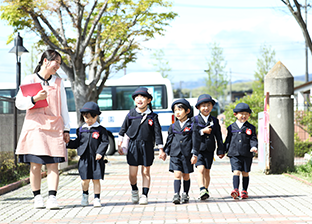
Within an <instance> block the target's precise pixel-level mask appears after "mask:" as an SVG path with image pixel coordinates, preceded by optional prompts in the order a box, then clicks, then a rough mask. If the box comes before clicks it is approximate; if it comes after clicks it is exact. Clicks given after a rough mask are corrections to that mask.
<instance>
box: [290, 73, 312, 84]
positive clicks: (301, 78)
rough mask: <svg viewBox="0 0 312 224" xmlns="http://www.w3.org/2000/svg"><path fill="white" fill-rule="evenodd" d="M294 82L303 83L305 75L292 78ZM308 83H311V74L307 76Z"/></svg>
mask: <svg viewBox="0 0 312 224" xmlns="http://www.w3.org/2000/svg"><path fill="white" fill-rule="evenodd" d="M294 80H295V81H302V82H305V75H299V76H294ZM309 81H312V74H309Z"/></svg>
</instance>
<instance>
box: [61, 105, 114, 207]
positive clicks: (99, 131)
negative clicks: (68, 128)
mask: <svg viewBox="0 0 312 224" xmlns="http://www.w3.org/2000/svg"><path fill="white" fill-rule="evenodd" d="M80 113H81V115H80V121H81V122H84V124H83V125H82V126H81V127H79V128H78V129H77V130H76V134H77V138H76V139H75V140H70V142H69V143H68V144H67V148H72V149H77V151H78V156H80V159H79V162H78V170H79V174H80V177H81V179H82V184H81V185H82V191H83V193H82V199H81V205H83V206H86V205H88V204H89V183H90V180H92V182H93V188H94V201H93V206H94V207H101V200H100V193H101V183H100V179H102V180H104V171H105V161H104V160H103V157H104V155H105V153H106V150H107V147H108V143H109V140H108V134H107V131H106V129H105V128H104V127H103V126H101V125H100V124H99V123H98V122H97V119H98V116H99V115H100V114H101V111H100V108H99V106H98V105H97V104H96V103H94V102H87V103H86V104H85V105H84V106H83V107H82V108H81V109H80Z"/></svg>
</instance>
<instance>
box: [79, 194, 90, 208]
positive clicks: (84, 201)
mask: <svg viewBox="0 0 312 224" xmlns="http://www.w3.org/2000/svg"><path fill="white" fill-rule="evenodd" d="M81 205H83V206H87V205H89V195H88V194H82V198H81Z"/></svg>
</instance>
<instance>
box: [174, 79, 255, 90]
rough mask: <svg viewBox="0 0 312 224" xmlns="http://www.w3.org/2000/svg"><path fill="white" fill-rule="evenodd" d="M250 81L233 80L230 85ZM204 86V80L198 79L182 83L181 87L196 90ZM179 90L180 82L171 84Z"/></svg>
mask: <svg viewBox="0 0 312 224" xmlns="http://www.w3.org/2000/svg"><path fill="white" fill-rule="evenodd" d="M251 81H252V80H246V79H244V80H235V81H233V82H232V84H235V83H242V82H251ZM205 85H206V80H205V79H198V80H196V81H182V83H181V86H182V89H196V88H198V87H202V86H205ZM179 88H180V82H176V83H173V89H179Z"/></svg>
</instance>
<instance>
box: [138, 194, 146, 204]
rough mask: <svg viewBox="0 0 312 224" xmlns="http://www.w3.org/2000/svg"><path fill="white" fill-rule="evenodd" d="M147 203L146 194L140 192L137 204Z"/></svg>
mask: <svg viewBox="0 0 312 224" xmlns="http://www.w3.org/2000/svg"><path fill="white" fill-rule="evenodd" d="M147 203H148V200H147V197H146V195H144V194H142V195H141V197H140V201H139V204H140V205H147Z"/></svg>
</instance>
